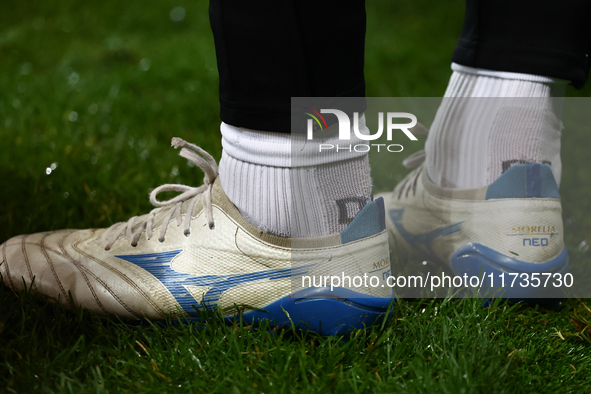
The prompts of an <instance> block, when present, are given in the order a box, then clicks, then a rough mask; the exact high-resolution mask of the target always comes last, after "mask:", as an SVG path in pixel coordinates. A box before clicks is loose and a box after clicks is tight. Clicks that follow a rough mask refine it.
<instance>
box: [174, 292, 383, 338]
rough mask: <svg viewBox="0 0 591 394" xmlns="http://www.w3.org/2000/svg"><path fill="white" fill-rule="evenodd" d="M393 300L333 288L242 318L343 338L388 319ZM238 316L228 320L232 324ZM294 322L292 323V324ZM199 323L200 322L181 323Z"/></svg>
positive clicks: (280, 302) (297, 295)
mask: <svg viewBox="0 0 591 394" xmlns="http://www.w3.org/2000/svg"><path fill="white" fill-rule="evenodd" d="M393 301H394V296H392V297H386V298H380V297H371V296H367V295H366V294H362V293H358V292H355V291H352V290H349V289H344V288H334V289H333V290H332V291H331V290H330V287H318V288H308V289H303V290H300V291H298V292H296V293H294V294H291V295H289V296H287V297H284V298H282V299H280V300H277V301H275V302H273V303H271V304H269V305H267V306H266V307H265V308H263V309H262V310H250V311H248V312H245V313H242V315H240V317H241V318H242V320H244V321H245V322H248V323H249V324H250V323H252V324H254V325H255V326H256V325H257V323H258V322H260V321H262V320H269V321H270V322H271V324H272V325H273V326H276V325H282V326H287V327H291V325H292V322H293V324H294V325H295V327H296V328H300V329H303V330H312V331H316V332H317V333H319V334H320V335H324V336H333V335H337V336H338V335H343V334H346V333H347V332H350V331H353V330H357V329H362V328H364V327H367V326H370V325H371V324H373V323H374V322H375V321H376V320H377V319H378V318H380V317H385V316H386V315H387V314H388V313H389V311H390V310H391V308H392V306H393V305H394V302H393ZM236 318H238V316H230V317H226V318H225V320H226V322H228V323H232V322H233V321H234V320H235V319H236ZM290 319H291V320H290ZM182 320H189V321H200V319H199V318H189V319H182Z"/></svg>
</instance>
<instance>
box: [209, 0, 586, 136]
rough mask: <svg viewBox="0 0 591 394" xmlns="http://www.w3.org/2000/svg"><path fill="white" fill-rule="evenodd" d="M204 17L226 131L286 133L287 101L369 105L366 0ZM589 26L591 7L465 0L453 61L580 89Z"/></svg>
mask: <svg viewBox="0 0 591 394" xmlns="http://www.w3.org/2000/svg"><path fill="white" fill-rule="evenodd" d="M209 12H210V20H211V27H212V30H213V34H214V39H215V47H216V55H217V63H218V70H219V76H220V107H221V119H222V121H224V122H226V123H228V124H230V125H233V126H238V127H246V128H251V129H255V130H266V131H278V132H289V131H290V100H291V97H363V96H364V95H365V81H364V76H363V63H364V46H365V25H366V16H365V1H364V0H247V1H244V0H210V7H209ZM590 17H591V1H589V0H467V1H466V17H465V21H464V28H463V31H462V35H461V37H460V39H459V42H458V46H457V47H456V49H455V51H454V53H453V58H452V60H453V61H454V62H456V63H459V64H462V65H465V66H470V67H478V68H485V69H490V70H498V71H511V72H519V73H527V74H536V75H544V76H549V77H555V78H562V79H566V80H569V81H571V82H572V83H573V84H574V85H575V86H576V87H581V86H583V84H584V83H585V81H586V79H587V75H588V72H589V56H588V54H589V52H590V50H591V21H590ZM334 108H338V105H336V104H335V105H334ZM359 109H360V110H363V108H359Z"/></svg>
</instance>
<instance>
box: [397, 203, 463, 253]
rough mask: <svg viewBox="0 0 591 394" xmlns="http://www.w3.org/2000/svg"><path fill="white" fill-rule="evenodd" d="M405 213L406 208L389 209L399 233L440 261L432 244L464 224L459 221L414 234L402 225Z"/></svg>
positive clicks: (417, 248)
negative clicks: (436, 239)
mask: <svg viewBox="0 0 591 394" xmlns="http://www.w3.org/2000/svg"><path fill="white" fill-rule="evenodd" d="M403 213H404V209H391V210H389V211H388V214H389V215H390V219H392V222H393V223H394V226H396V230H398V233H399V234H400V235H402V237H403V238H404V239H405V240H406V242H408V243H409V244H410V245H411V246H412V247H413V248H415V249H416V250H418V251H420V252H422V253H424V254H425V255H427V256H429V257H431V258H433V259H434V260H436V261H439V258H437V256H436V255H435V253H434V252H433V249H432V244H433V241H434V240H435V238H438V237H444V236H446V235H450V234H453V233H457V232H458V231H460V230H461V229H462V225H463V224H464V222H459V223H456V224H452V225H450V226H445V227H440V228H438V229H435V230H433V231H429V232H428V233H424V234H413V233H409V232H408V231H406V229H405V228H404V226H403V225H402V214H403Z"/></svg>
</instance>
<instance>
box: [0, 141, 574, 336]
mask: <svg viewBox="0 0 591 394" xmlns="http://www.w3.org/2000/svg"><path fill="white" fill-rule="evenodd" d="M172 145H173V147H175V148H181V151H180V155H181V156H182V157H184V158H186V159H188V160H190V161H192V162H193V163H194V164H195V165H196V166H198V167H200V168H201V169H202V170H203V172H204V173H205V178H204V184H203V185H202V186H199V187H190V186H185V185H163V186H160V187H159V188H156V189H155V190H154V191H153V192H152V194H151V196H150V200H151V202H152V203H153V204H154V205H155V206H156V208H155V209H154V210H152V211H151V212H150V213H149V214H147V215H144V216H139V217H134V218H131V219H130V220H129V221H127V222H124V223H118V224H115V225H113V226H111V227H110V228H107V229H88V230H62V231H50V232H45V233H38V234H32V235H21V236H17V237H14V238H11V239H9V240H8V241H6V242H4V243H3V244H2V245H1V246H0V253H1V255H0V274H2V278H3V281H4V283H5V284H6V285H8V286H10V287H12V288H15V289H23V288H31V289H32V290H34V291H37V292H41V293H43V294H46V295H48V296H50V297H54V298H55V299H57V300H59V302H61V303H63V304H65V305H71V304H74V305H78V306H82V307H84V308H87V309H89V310H92V311H96V312H99V313H103V314H115V315H118V316H121V317H123V318H127V319H156V320H157V319H165V318H167V317H173V318H180V319H199V318H200V316H201V313H200V310H202V309H203V308H213V309H216V310H217V311H219V313H222V314H223V315H224V317H225V318H226V319H227V320H228V321H232V320H233V319H236V318H241V319H245V320H246V321H248V322H249V323H250V322H254V323H256V322H258V321H260V320H262V319H268V320H270V321H271V322H272V324H276V325H294V326H296V327H300V328H304V329H312V330H315V331H317V332H319V333H321V334H323V335H340V334H342V333H345V332H347V331H349V330H351V329H359V328H363V327H364V326H367V325H370V324H372V323H373V322H374V321H376V319H378V318H380V317H384V316H386V315H387V314H388V311H389V308H391V307H392V304H393V301H394V290H395V281H393V280H392V279H393V277H392V274H393V272H392V271H391V265H390V255H392V256H396V257H397V258H398V259H408V260H409V261H422V260H429V261H433V262H438V263H441V264H442V265H443V266H444V267H445V269H447V270H450V271H451V273H453V275H459V276H463V275H465V274H468V275H469V276H480V277H482V276H483V274H486V275H489V273H493V275H499V274H502V273H505V272H507V273H509V272H512V273H518V274H521V273H527V274H531V273H537V272H540V273H541V272H564V271H565V270H566V269H567V267H568V258H567V254H566V249H565V246H564V241H563V234H562V232H563V229H562V217H561V204H560V197H559V195H558V188H557V185H556V182H555V181H554V178H553V175H552V172H551V170H550V168H549V167H548V166H547V165H544V164H517V165H514V166H513V167H511V168H509V169H508V170H507V171H506V172H505V173H504V174H503V175H502V176H501V177H500V178H499V179H497V181H495V182H494V183H493V184H491V185H489V186H486V187H483V188H477V189H446V188H442V187H439V186H437V185H435V184H434V183H433V182H431V181H430V180H429V177H428V176H427V173H426V171H425V169H424V167H423V166H422V165H421V166H419V167H418V168H416V169H415V170H414V171H412V172H411V173H410V174H409V175H408V176H407V177H406V178H405V179H404V180H403V181H402V182H401V183H400V184H399V185H398V186H396V188H395V189H394V191H393V192H391V193H387V194H383V195H381V196H378V197H377V198H376V199H375V200H374V201H372V202H370V203H368V204H367V205H365V207H364V208H363V209H362V210H361V211H360V212H359V213H358V214H357V216H356V217H355V218H354V219H353V220H352V221H351V223H350V224H349V225H348V226H347V227H346V228H345V229H344V230H343V231H341V232H340V233H336V234H332V235H329V236H325V237H320V238H300V239H295V238H293V239H290V238H283V237H278V236H275V235H271V234H268V233H265V232H263V231H261V230H259V229H258V228H256V227H255V226H253V225H251V224H250V223H249V222H248V221H247V220H246V219H245V218H244V217H243V216H242V215H241V214H240V212H239V211H238V209H237V208H236V207H235V206H234V205H233V204H232V202H231V201H230V200H229V199H228V197H227V196H226V195H225V193H224V190H223V189H222V186H221V183H220V180H219V176H218V171H217V164H216V162H215V160H214V159H213V158H212V157H211V156H210V155H209V154H208V153H207V152H205V151H203V150H202V149H201V148H199V147H197V146H196V145H193V144H190V143H187V142H185V141H183V140H181V139H178V138H174V139H173V141H172ZM170 190H173V191H177V192H179V193H180V194H179V195H177V196H176V197H175V198H172V199H171V200H168V201H159V200H157V195H158V194H159V193H160V192H163V191H170ZM489 285H490V284H489ZM492 287H493V290H494V288H495V286H492ZM502 290H503V291H505V292H504V293H503V296H505V297H527V296H528V294H529V293H528V292H529V291H531V290H532V289H531V288H527V287H526V288H525V290H524V288H523V287H520V288H518V289H517V288H516V290H515V291H512V290H511V289H502Z"/></svg>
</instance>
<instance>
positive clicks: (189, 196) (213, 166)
mask: <svg viewBox="0 0 591 394" xmlns="http://www.w3.org/2000/svg"><path fill="white" fill-rule="evenodd" d="M172 147H173V148H175V149H176V148H182V149H181V151H180V152H179V156H182V157H184V158H185V159H187V160H189V161H191V162H193V163H194V164H195V165H196V166H197V167H199V168H201V170H203V172H204V173H205V177H204V178H203V185H201V186H199V187H191V186H187V185H181V184H165V185H161V186H158V187H157V188H156V189H154V190H153V191H152V193H150V202H151V203H152V205H154V206H155V207H156V208H154V209H153V210H152V211H151V212H150V213H149V214H147V215H142V216H134V217H132V218H131V219H129V220H128V221H127V222H122V223H116V224H114V225H112V226H111V227H109V228H108V229H107V230H106V231H105V233H104V234H103V235H102V237H101V238H100V240H99V242H100V243H104V242H107V244H106V245H105V250H109V249H111V247H112V246H113V244H114V243H115V242H116V241H117V240H118V239H119V238H120V237H121V236H122V235H124V234H125V236H126V237H127V238H131V246H137V244H138V241H139V239H140V237H141V236H142V233H143V232H144V231H145V232H146V237H147V238H148V239H150V238H152V235H153V226H154V219H155V217H156V214H157V213H159V212H160V211H161V210H163V209H168V213H167V214H166V216H165V217H164V219H163V221H162V226H161V229H160V234H159V237H158V240H159V241H160V242H164V240H165V236H166V230H167V228H168V224H169V222H170V220H171V219H172V217H173V216H175V218H176V222H177V226H180V225H181V221H182V208H183V203H184V202H186V201H189V200H190V201H189V207H188V209H187V213H186V215H185V220H184V223H183V232H184V234H185V236H187V237H188V236H189V235H190V233H191V229H190V226H191V215H192V213H193V209H194V208H195V204H197V201H198V198H199V195H201V199H202V201H203V209H204V211H205V218H206V220H207V224H208V225H209V228H210V229H212V230H213V229H214V226H215V224H214V222H213V211H212V205H211V189H212V185H213V181H214V180H215V178H217V176H218V166H217V163H216V162H215V159H214V158H213V157H212V156H211V155H210V154H209V153H207V152H206V151H204V150H203V149H201V148H200V147H198V146H197V145H195V144H191V143H189V142H186V141H184V140H182V139H180V138H177V137H175V138H173V139H172ZM166 191H176V192H180V193H181V194H179V195H177V196H176V197H174V198H171V199H170V200H166V201H159V200H158V199H157V198H156V197H157V196H158V194H159V193H161V192H166ZM138 224H139V225H138ZM134 227H135V230H134Z"/></svg>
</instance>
